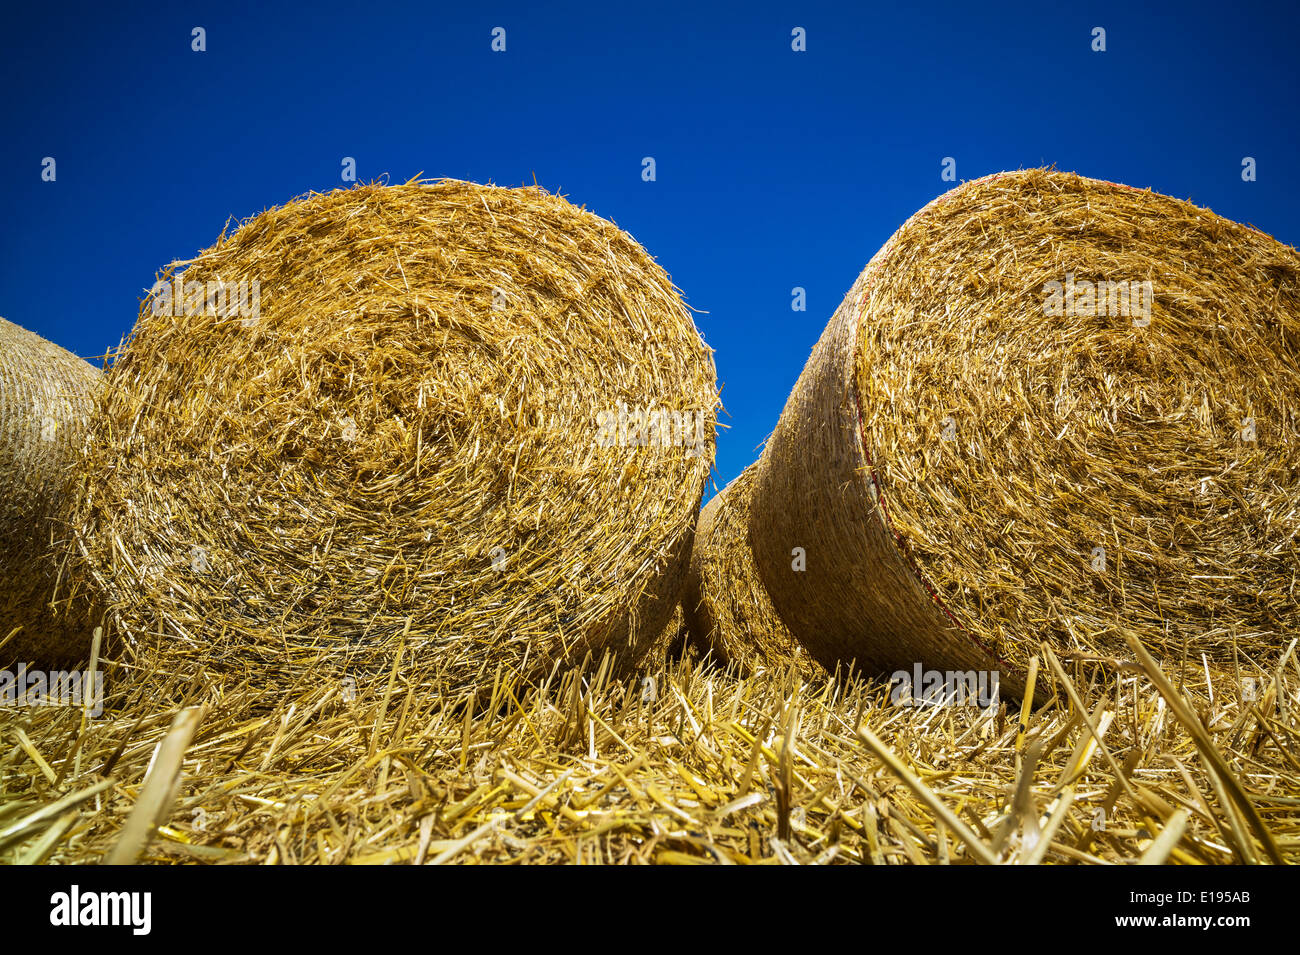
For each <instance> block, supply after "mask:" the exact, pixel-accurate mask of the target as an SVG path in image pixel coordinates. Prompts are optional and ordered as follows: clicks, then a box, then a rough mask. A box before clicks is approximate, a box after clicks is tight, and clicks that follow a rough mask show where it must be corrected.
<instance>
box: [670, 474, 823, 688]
mask: <svg viewBox="0 0 1300 955" xmlns="http://www.w3.org/2000/svg"><path fill="white" fill-rule="evenodd" d="M757 470H758V468H757V465H755V464H751V465H750V466H749V467H747V468H745V470H744V471H742V472H741V473H740V474H739V475H738V476H737V477H736V478H735V479H734V480H733V481H732V482H731V483H730V484H728V485H727V486H726V487H725V488H723V489H722V490H721V491H720V492H718V494H716V495H715V496H714V498H713V500H711V501H709V503H708V504H707V505H705V507H704V510H703V511H701V513H700V520H699V523H698V524H697V525H696V529H695V546H694V547H693V548H692V549H691V563H690V569H689V571H688V572H687V576H686V590H685V593H684V594H683V596H682V607H683V609H684V610H685V613H686V620H687V626H688V627H689V630H690V635H691V639H692V640H693V641H694V642H695V644H696V645H697V646H699V647H701V648H702V649H707V650H711V651H712V652H713V656H714V658H715V659H716V660H718V661H719V662H720V663H722V664H724V665H725V664H732V663H734V664H735V665H736V666H737V667H738V668H739V670H740V672H742V673H751V672H753V671H755V670H758V669H760V668H768V669H772V668H777V669H780V668H786V667H794V668H796V669H798V670H799V671H800V673H801V675H803V676H804V677H805V678H807V679H811V678H813V677H815V676H817V675H819V674H820V673H821V667H820V666H818V665H817V664H816V663H815V662H814V661H813V659H812V658H811V657H809V656H808V654H807V652H806V651H805V650H804V649H803V648H802V647H801V646H800V645H799V643H798V641H796V640H795V638H794V637H793V636H792V635H791V633H790V631H789V630H787V629H786V626H785V624H784V623H782V622H781V618H780V616H779V615H778V614H777V612H776V608H774V607H773V606H772V600H771V598H770V597H769V596H768V595H767V590H766V589H765V588H764V587H763V582H762V581H761V580H759V578H758V570H757V569H756V568H755V567H754V557H753V554H752V553H751V552H750V548H749V513H750V499H751V495H752V494H753V486H754V476H755V475H756V474H757Z"/></svg>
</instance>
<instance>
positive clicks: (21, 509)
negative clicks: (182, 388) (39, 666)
mask: <svg viewBox="0 0 1300 955" xmlns="http://www.w3.org/2000/svg"><path fill="white" fill-rule="evenodd" d="M101 385H102V375H101V373H100V371H99V370H98V369H96V368H94V367H92V366H91V365H89V364H87V363H86V362H84V361H82V360H81V359H80V358H78V357H77V356H76V355H74V354H72V353H71V352H68V351H65V350H64V349H62V348H60V347H59V346H58V345H55V344H53V343H52V342H48V341H46V340H45V339H43V338H41V337H40V336H39V335H36V334H34V333H32V332H29V331H27V330H26V329H24V328H20V327H19V326H17V325H15V324H13V323H12V322H9V321H6V320H5V319H3V318H0V642H4V641H5V638H6V637H9V635H10V634H11V633H12V632H13V631H14V630H17V631H18V632H17V634H16V635H15V636H13V638H12V639H10V640H9V641H8V642H7V643H5V644H4V646H3V648H0V665H2V664H5V663H7V662H9V661H23V662H40V663H64V662H68V661H70V660H74V659H77V658H78V657H80V656H83V655H84V654H85V653H86V652H87V651H88V650H89V647H90V640H91V632H92V630H93V622H92V611H91V608H90V606H89V602H88V601H85V600H78V601H69V600H62V601H56V600H55V592H56V589H57V588H56V584H57V582H58V579H59V569H60V567H61V566H62V563H63V560H64V558H65V557H66V555H67V553H68V552H69V548H67V546H66V544H67V542H68V540H69V538H70V536H71V535H70V534H69V531H68V525H67V521H68V519H69V517H70V516H71V502H72V501H73V499H74V494H73V490H74V486H75V483H76V474H77V472H76V463H77V459H78V454H79V452H80V450H81V444H82V441H83V440H84V438H85V433H86V425H87V422H88V421H89V419H90V417H91V415H92V413H93V412H94V408H95V396H96V394H97V393H98V390H99V388H100V387H101Z"/></svg>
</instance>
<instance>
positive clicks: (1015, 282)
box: [751, 170, 1300, 693]
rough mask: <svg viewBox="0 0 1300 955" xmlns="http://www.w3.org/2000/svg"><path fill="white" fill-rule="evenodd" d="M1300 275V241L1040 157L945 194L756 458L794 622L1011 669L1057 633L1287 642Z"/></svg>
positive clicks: (1114, 639) (1213, 650)
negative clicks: (1042, 162)
mask: <svg viewBox="0 0 1300 955" xmlns="http://www.w3.org/2000/svg"><path fill="white" fill-rule="evenodd" d="M1298 279H1300V257H1298V256H1297V253H1296V251H1295V249H1293V248H1291V247H1289V246H1285V245H1282V244H1281V243H1279V242H1277V241H1276V240H1274V239H1272V238H1271V237H1269V236H1267V235H1264V234H1262V233H1260V232H1257V231H1255V230H1253V229H1251V228H1248V227H1246V226H1243V225H1239V224H1237V223H1234V222H1231V221H1229V220H1226V219H1223V218H1221V217H1219V216H1217V215H1215V214H1213V213H1212V212H1209V211H1207V210H1205V209H1201V208H1198V207H1196V206H1194V205H1192V204H1190V203H1187V202H1183V201H1180V200H1177V199H1172V198H1169V197H1166V196H1162V195H1158V194H1156V193H1152V192H1150V191H1141V190H1137V189H1131V188H1128V187H1125V186H1119V185H1115V184H1112V183H1105V182H1098V181H1095V180H1090V179H1085V178H1081V177H1079V176H1076V175H1071V174H1066V173H1060V172H1055V171H1046V170H1029V171H1020V172H1015V173H1005V174H1001V175H997V176H991V177H988V178H985V179H981V180H978V181H975V182H970V183H967V184H964V185H962V186H961V187H959V188H957V189H954V190H953V191H951V192H950V193H948V194H946V195H944V196H942V197H940V198H939V199H937V200H935V201H934V202H932V203H931V204H930V205H928V206H927V207H926V208H924V209H922V210H921V211H920V212H919V213H917V214H916V215H915V216H913V217H912V218H911V219H909V220H908V221H907V223H905V224H904V225H903V226H902V228H900V229H899V230H898V232H897V233H895V234H894V236H893V237H892V238H891V239H890V240H889V241H888V242H887V243H886V245H885V246H884V247H883V248H882V249H881V250H880V252H879V253H877V255H876V256H875V257H874V258H873V259H872V261H871V262H870V263H869V264H868V265H867V267H866V269H865V270H864V271H863V273H862V274H861V276H859V278H858V280H857V282H856V283H855V284H854V286H853V288H852V289H851V290H850V291H849V294H848V296H847V297H846V298H845V300H844V302H843V304H842V305H841V306H840V307H839V309H838V310H837V311H836V313H835V315H834V316H833V317H832V319H831V321H830V324H829V325H828V326H827V328H826V330H825V332H824V334H823V335H822V337H821V340H820V341H819V342H818V343H817V345H816V347H815V348H814V350H813V353H812V357H811V358H810V359H809V361H808V364H807V366H806V367H805V368H804V371H803V373H802V375H801V377H800V378H799V381H798V383H797V384H796V386H795V388H794V391H793V393H792V394H791V396H790V399H789V401H788V402H787V404H786V407H785V410H784V411H783V413H782V415H781V418H780V422H779V424H778V425H777V427H776V430H775V433H774V434H773V435H772V438H771V439H770V441H769V442H768V444H767V446H766V448H765V451H764V454H763V456H762V458H761V464H760V471H759V476H758V480H757V486H756V490H755V494H754V506H753V515H752V521H751V534H752V540H753V544H754V551H755V557H756V559H757V563H758V567H759V570H760V572H761V574H762V577H763V580H764V581H765V583H766V584H767V588H768V590H769V592H770V593H771V595H772V599H773V602H774V604H775V605H776V607H777V609H778V610H779V611H780V613H781V616H782V618H783V619H784V620H785V622H786V623H787V625H789V627H790V628H791V630H792V631H793V632H794V633H796V634H797V635H798V637H799V638H800V640H801V641H802V642H803V643H804V645H805V646H807V647H808V648H809V649H810V650H811V651H812V652H813V654H814V655H815V656H817V657H818V658H819V659H820V660H822V661H823V662H828V661H833V660H836V659H841V660H843V659H856V660H858V662H859V663H860V664H861V665H862V666H864V667H867V668H871V669H878V670H881V671H886V672H887V671H889V670H891V669H894V668H905V667H909V666H911V665H912V664H913V663H914V662H917V661H920V662H923V663H924V664H925V665H926V666H927V667H930V666H932V667H934V668H936V669H950V668H956V669H961V670H966V669H995V670H1000V671H1001V673H1002V679H1001V682H1002V687H1003V688H1004V689H1005V690H1009V691H1011V692H1013V693H1020V692H1023V686H1024V681H1023V670H1024V667H1025V664H1026V661H1027V659H1028V657H1029V656H1030V655H1031V654H1033V653H1034V652H1036V650H1037V648H1038V645H1039V641H1042V640H1046V641H1048V642H1049V643H1050V644H1051V645H1053V646H1055V647H1057V648H1058V649H1064V650H1066V651H1075V652H1077V653H1082V654H1085V655H1086V654H1115V655H1118V656H1121V657H1128V656H1130V654H1129V651H1128V648H1127V645H1126V644H1125V643H1124V640H1123V639H1122V634H1123V633H1124V632H1125V631H1130V632H1133V633H1136V634H1138V635H1139V636H1140V638H1141V639H1142V641H1143V642H1144V643H1145V644H1146V645H1147V646H1148V647H1149V648H1151V649H1152V651H1153V652H1155V653H1156V654H1157V655H1158V656H1161V655H1162V656H1164V657H1166V658H1170V657H1172V658H1175V659H1181V658H1182V657H1183V656H1184V654H1186V655H1188V656H1190V657H1191V659H1192V660H1193V661H1196V662H1199V660H1200V655H1201V654H1202V653H1205V654H1206V655H1207V657H1208V658H1209V659H1210V661H1211V662H1215V661H1217V662H1219V663H1227V662H1229V661H1232V660H1234V658H1237V657H1238V655H1240V658H1245V657H1246V656H1264V657H1267V656H1270V655H1273V656H1275V655H1276V654H1275V651H1276V650H1277V649H1278V648H1279V647H1280V646H1281V645H1282V642H1283V640H1284V635H1285V634H1287V633H1288V632H1289V633H1294V632H1295V630H1296V625H1297V604H1296V600H1295V586H1296V571H1297V556H1296V534H1297V529H1298V526H1300V525H1298V521H1300V517H1298V515H1300V485H1297V483H1296V479H1295V475H1296V474H1297V473H1300V442H1298V441H1297V439H1296V435H1297V434H1298V433H1300V428H1298V426H1300V422H1298V421H1297V412H1298V411H1300V362H1298V361H1297V357H1298V355H1300V283H1298ZM1099 283H1106V284H1105V285H1101V284H1099ZM796 548H803V551H802V553H804V555H805V558H806V569H800V568H799V567H798V566H797V564H798V560H797V557H796V558H792V553H793V552H796Z"/></svg>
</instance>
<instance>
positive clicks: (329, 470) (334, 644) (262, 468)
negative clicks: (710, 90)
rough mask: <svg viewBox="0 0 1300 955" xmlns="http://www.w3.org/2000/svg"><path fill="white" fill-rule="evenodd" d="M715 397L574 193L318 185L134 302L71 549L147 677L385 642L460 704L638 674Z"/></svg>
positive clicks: (682, 317)
mask: <svg viewBox="0 0 1300 955" xmlns="http://www.w3.org/2000/svg"><path fill="white" fill-rule="evenodd" d="M181 266H184V271H183V273H181V272H179V271H177V269H178V268H179V267H181ZM178 283H180V284H178ZM254 283H256V284H254ZM205 295H206V297H207V301H206V302H205V301H204V297H205ZM228 302H234V303H236V305H235V306H229V305H228ZM716 406H717V384H716V375H715V371H714V365H713V358H712V353H711V351H710V350H709V348H708V347H707V346H706V345H705V344H704V342H703V341H702V340H701V338H700V335H699V333H698V331H697V330H696V328H695V325H694V322H693V321H692V319H691V316H690V313H689V312H688V311H687V309H686V307H685V306H684V305H683V303H682V301H681V298H680V295H679V293H678V291H677V290H676V289H675V288H674V286H673V285H672V282H671V281H670V279H669V277H668V275H667V274H666V273H665V272H664V271H663V269H662V268H660V267H659V266H658V265H656V264H655V262H654V261H653V259H652V258H651V257H650V256H649V255H648V254H647V253H646V252H645V250H644V249H642V248H641V246H640V245H638V244H637V243H636V242H635V240H633V239H632V238H631V237H630V236H628V235H627V234H626V233H624V232H622V231H621V230H619V229H618V228H616V227H615V226H614V225H612V224H611V223H609V222H606V221H605V220H603V219H600V218H598V217H596V216H595V215H592V214H591V213H589V212H586V211H585V210H582V209H579V208H577V207H575V206H573V205H570V204H569V203H568V202H567V201H565V200H564V199H563V198H561V197H558V196H553V195H549V194H547V193H545V192H544V191H542V190H540V189H537V188H527V189H504V188H496V187H492V186H480V185H475V184H472V183H466V182H456V181H440V182H436V183H419V182H412V183H406V184H404V185H398V186H380V185H366V186H361V187H358V188H354V189H351V190H339V191H335V192H331V193H328V194H325V195H310V196H308V197H305V198H302V199H300V200H296V201H293V202H290V203H288V204H286V205H284V206H282V207H279V208H275V209H271V210H269V211H267V212H264V213H262V214H261V215H258V216H256V217H254V218H251V219H249V220H248V221H246V222H244V223H243V224H242V225H241V226H240V227H239V228H238V229H237V230H236V231H235V232H234V233H233V234H230V235H223V237H222V238H221V239H220V241H218V243H217V244H216V245H215V246H213V247H212V248H210V249H208V250H206V251H204V252H202V253H201V254H200V255H199V256H198V257H197V258H195V259H193V260H191V261H189V262H185V263H176V264H175V265H174V266H173V267H172V270H170V271H169V272H167V273H165V274H164V275H163V276H162V277H161V279H160V282H159V284H158V285H155V288H154V291H153V292H152V293H151V295H150V296H149V298H147V299H146V300H145V301H144V302H143V303H142V306H141V311H140V317H139V321H138V323H137V326H136V328H135V330H134V332H133V334H132V335H131V337H130V339H129V340H128V342H127V343H126V344H125V345H124V346H123V348H122V350H121V351H120V353H119V354H118V356H117V357H116V360H115V361H114V363H113V365H112V368H111V370H110V372H109V374H108V387H107V395H106V409H107V410H106V414H105V415H104V418H103V421H102V423H101V425H100V426H99V427H97V428H96V429H95V431H94V433H93V435H92V440H91V441H90V442H89V445H88V455H89V471H90V473H91V474H92V479H91V481H90V486H89V489H88V495H87V500H86V505H85V507H84V508H83V513H82V515H81V518H80V520H79V536H80V540H81V546H82V548H83V550H84V554H85V557H86V561H87V563H88V565H89V569H90V571H91V573H92V574H93V575H94V576H95V577H96V579H98V580H101V581H102V582H103V585H104V587H105V589H106V590H107V591H108V592H109V594H110V596H111V598H112V609H113V614H114V618H115V619H116V620H117V622H118V623H119V625H120V627H119V629H120V630H121V631H122V633H123V635H124V637H125V639H126V641H127V642H128V644H129V646H130V648H131V649H132V651H133V652H134V653H135V654H136V656H137V657H138V659H139V661H140V662H141V663H142V665H146V666H149V667H152V668H157V669H162V670H184V671H186V672H189V671H191V670H194V669H195V668H197V667H200V666H201V667H203V668H204V669H205V670H207V671H208V672H210V673H221V674H226V675H227V677H229V676H230V675H234V676H243V677H248V678H250V679H255V680H257V681H258V682H259V684H261V685H283V684H284V683H287V682H289V681H292V680H298V679H301V678H304V677H308V676H312V677H314V676H318V675H321V674H329V673H346V674H349V675H351V674H357V675H366V674H380V675H382V676H383V677H384V678H387V674H388V672H389V670H390V669H391V668H392V667H393V665H394V659H395V656H396V654H397V653H398V651H399V648H400V647H403V646H404V647H405V652H404V656H403V663H402V672H403V673H409V674H410V675H411V676H412V678H419V679H421V680H423V681H425V682H426V683H427V684H428V685H430V686H432V685H437V686H440V687H442V688H443V689H444V690H448V691H451V690H457V691H459V690H461V689H465V688H470V687H473V686H475V685H476V684H478V683H479V681H482V680H485V679H486V680H487V681H489V682H490V681H491V680H492V679H493V674H494V673H495V672H496V671H497V670H498V669H499V668H500V669H502V670H505V671H507V672H509V671H513V672H516V673H519V674H521V675H525V676H526V677H536V676H537V675H538V674H544V673H546V672H548V671H549V670H550V668H551V667H552V666H554V665H556V664H558V663H563V662H580V661H581V660H582V659H583V658H584V656H585V655H586V654H588V653H591V654H592V655H593V657H595V658H600V657H601V655H602V653H604V652H605V651H610V652H611V653H612V654H614V655H615V657H616V658H617V664H616V665H618V666H621V667H630V666H631V665H633V664H635V662H636V661H637V659H638V658H639V657H640V656H641V655H642V654H643V653H644V652H645V651H646V650H647V649H648V647H649V645H650V644H651V643H652V642H653V641H654V639H655V638H656V637H657V636H658V635H659V633H660V632H661V631H662V630H663V628H664V626H665V624H666V623H667V622H668V619H669V617H670V616H671V614H672V611H673V608H674V606H675V605H676V603H677V601H678V599H679V597H680V592H681V585H682V580H683V577H684V573H685V565H686V561H687V559H688V548H689V545H690V538H691V534H692V532H693V530H694V525H695V518H696V515H697V512H698V508H699V502H700V498H701V495H702V493H703V488H704V482H705V480H706V478H707V475H708V472H709V469H710V467H711V464H712V460H713V447H714V444H713V442H714V417H715V413H716Z"/></svg>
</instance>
